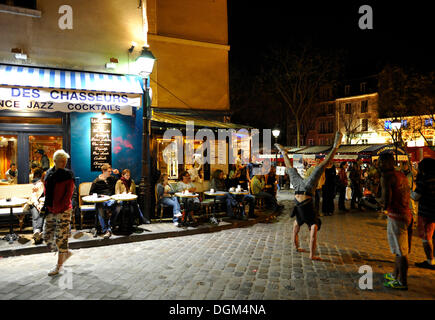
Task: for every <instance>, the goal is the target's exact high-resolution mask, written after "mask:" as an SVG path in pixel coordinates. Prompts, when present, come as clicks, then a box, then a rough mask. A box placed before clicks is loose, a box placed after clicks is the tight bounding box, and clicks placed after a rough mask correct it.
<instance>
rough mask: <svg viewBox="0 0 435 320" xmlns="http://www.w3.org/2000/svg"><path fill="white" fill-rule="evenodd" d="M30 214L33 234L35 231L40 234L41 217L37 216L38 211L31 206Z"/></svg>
mask: <svg viewBox="0 0 435 320" xmlns="http://www.w3.org/2000/svg"><path fill="white" fill-rule="evenodd" d="M30 213H31V214H32V226H33V232H35V230H36V229H38V230H39V232H41V231H42V217H41V215H40V214H39V211H38V209H36V208H35V207H34V206H31V207H30Z"/></svg>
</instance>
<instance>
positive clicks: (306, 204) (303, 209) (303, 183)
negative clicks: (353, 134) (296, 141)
mask: <svg viewBox="0 0 435 320" xmlns="http://www.w3.org/2000/svg"><path fill="white" fill-rule="evenodd" d="M342 137H343V135H342V134H341V132H340V131H337V133H336V134H335V141H334V145H333V147H332V150H331V151H330V152H329V154H328V155H327V156H326V158H325V160H324V161H323V162H321V163H320V164H318V165H317V166H316V168H315V169H314V170H313V172H312V173H311V175H310V176H309V177H307V178H306V179H304V178H302V177H301V176H300V175H299V173H298V172H297V170H296V169H295V168H293V165H292V163H291V161H290V159H289V157H288V155H287V151H286V150H285V148H284V147H283V146H281V145H279V144H275V146H276V147H277V148H278V150H279V151H280V152H281V154H282V155H283V157H284V162H285V165H286V170H287V174H288V175H289V177H290V182H291V184H292V185H293V187H294V189H295V201H296V206H295V208H294V210H293V213H292V217H294V216H296V220H295V222H294V225H293V241H294V245H295V248H296V250H297V251H298V252H304V250H303V249H301V248H299V238H298V234H299V230H300V227H301V226H302V225H303V224H304V223H306V224H307V226H308V228H309V230H310V259H312V260H321V258H320V257H317V256H316V255H315V253H316V239H317V231H318V230H320V226H321V224H322V222H321V220H320V218H319V216H318V213H316V211H315V210H314V203H313V194H314V192H315V190H316V187H317V184H318V182H319V180H320V178H321V176H322V174H323V173H324V171H325V168H326V167H327V166H328V164H329V163H330V162H331V161H332V159H333V158H334V156H335V154H336V153H337V150H338V148H339V147H340V144H341V139H342Z"/></svg>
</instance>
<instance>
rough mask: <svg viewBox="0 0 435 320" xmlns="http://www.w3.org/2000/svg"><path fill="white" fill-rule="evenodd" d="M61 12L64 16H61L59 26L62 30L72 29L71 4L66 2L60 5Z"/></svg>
mask: <svg viewBox="0 0 435 320" xmlns="http://www.w3.org/2000/svg"><path fill="white" fill-rule="evenodd" d="M59 14H62V16H61V17H60V18H59V21H58V26H59V29H61V30H66V29H69V30H72V28H73V9H72V7H71V6H69V5H67V4H64V5H62V6H60V7H59Z"/></svg>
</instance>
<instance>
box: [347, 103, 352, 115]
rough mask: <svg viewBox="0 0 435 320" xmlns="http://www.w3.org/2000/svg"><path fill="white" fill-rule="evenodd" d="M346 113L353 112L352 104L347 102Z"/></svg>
mask: <svg viewBox="0 0 435 320" xmlns="http://www.w3.org/2000/svg"><path fill="white" fill-rule="evenodd" d="M345 113H346V114H351V113H352V104H350V103H346V107H345Z"/></svg>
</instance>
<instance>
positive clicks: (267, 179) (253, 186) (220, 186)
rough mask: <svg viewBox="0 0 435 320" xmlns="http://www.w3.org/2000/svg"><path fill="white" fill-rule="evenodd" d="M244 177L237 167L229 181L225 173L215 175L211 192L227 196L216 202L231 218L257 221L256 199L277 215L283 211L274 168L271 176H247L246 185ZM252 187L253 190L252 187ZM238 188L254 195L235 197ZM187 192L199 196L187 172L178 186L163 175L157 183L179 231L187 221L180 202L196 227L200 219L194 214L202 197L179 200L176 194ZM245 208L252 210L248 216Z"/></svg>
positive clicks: (160, 198) (230, 175)
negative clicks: (277, 195) (234, 189)
mask: <svg viewBox="0 0 435 320" xmlns="http://www.w3.org/2000/svg"><path fill="white" fill-rule="evenodd" d="M239 165H240V164H239ZM246 167H248V166H246ZM242 169H243V168H242ZM236 171H237V172H236ZM246 172H249V171H246ZM251 172H252V171H251ZM244 174H245V172H243V170H238V169H237V167H235V166H234V167H232V168H231V169H230V174H229V176H228V178H226V177H225V173H224V172H223V171H222V170H220V169H217V170H215V171H214V172H213V174H212V179H211V181H210V190H214V191H215V192H217V191H218V192H219V193H223V194H222V195H217V196H215V198H216V202H218V203H222V204H224V206H225V210H226V214H227V216H228V217H230V218H236V219H241V220H247V219H248V218H255V217H256V215H255V213H254V209H255V199H256V197H257V198H263V199H265V200H266V203H267V205H268V206H269V207H270V208H271V209H272V210H273V211H274V212H277V211H279V210H281V209H282V208H283V206H282V205H279V204H278V202H277V200H276V187H277V181H276V180H277V179H276V172H275V170H274V167H272V169H271V170H270V172H269V173H268V174H266V175H252V176H249V175H248V174H246V181H243V180H241V179H242V178H241V177H243V178H244V177H245V175H244ZM237 183H240V184H237ZM248 185H249V186H250V187H248ZM237 186H240V187H241V188H242V189H243V190H248V189H250V191H251V192H250V193H248V194H237V193H231V192H230V190H233V188H235V187H237ZM186 190H187V191H189V192H190V193H195V192H196V191H197V190H196V188H195V186H194V185H193V183H192V182H191V177H190V174H189V172H187V171H183V172H182V173H181V174H180V180H179V181H178V182H177V183H176V184H174V185H171V184H170V183H169V181H168V175H167V174H162V175H161V176H160V179H159V181H158V183H157V201H158V202H159V203H160V204H163V205H165V206H167V207H170V208H171V210H172V213H173V223H174V225H175V226H178V227H180V226H182V225H183V222H184V221H185V220H183V214H182V212H181V205H180V202H181V203H182V204H183V206H184V212H185V216H184V219H187V218H189V217H190V218H191V219H192V220H193V222H194V223H196V219H195V218H194V217H193V213H194V212H196V211H198V210H199V209H200V204H201V202H200V200H199V198H198V197H191V198H184V197H183V198H178V197H176V196H175V193H177V192H180V193H181V192H184V191H186ZM245 205H248V207H249V211H248V214H246V212H245ZM235 208H238V210H237V212H236V213H235V211H234V209H235ZM211 222H214V223H217V221H216V219H215V217H214V216H213V217H212V218H211Z"/></svg>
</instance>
